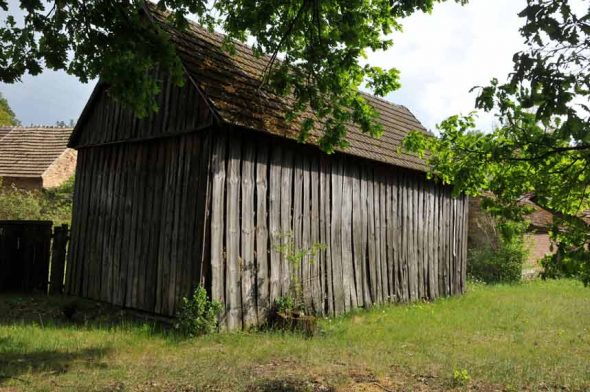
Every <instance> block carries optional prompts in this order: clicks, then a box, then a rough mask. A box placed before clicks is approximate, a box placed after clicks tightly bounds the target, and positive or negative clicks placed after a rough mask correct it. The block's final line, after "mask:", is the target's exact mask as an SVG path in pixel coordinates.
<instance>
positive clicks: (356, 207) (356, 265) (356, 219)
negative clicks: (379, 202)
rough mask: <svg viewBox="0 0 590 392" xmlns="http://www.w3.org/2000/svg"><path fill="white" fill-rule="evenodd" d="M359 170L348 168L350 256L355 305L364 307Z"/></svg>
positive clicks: (356, 165) (361, 200)
mask: <svg viewBox="0 0 590 392" xmlns="http://www.w3.org/2000/svg"><path fill="white" fill-rule="evenodd" d="M360 170H361V168H360V167H359V166H358V164H353V165H352V166H351V168H350V175H351V179H352V253H353V254H352V256H353V275H354V285H355V288H356V304H357V306H364V304H365V298H364V287H363V284H364V276H363V273H364V268H363V267H364V266H363V263H364V260H365V258H364V254H363V252H364V249H365V248H363V234H362V231H363V228H362V226H363V212H362V208H361V204H364V203H365V200H364V199H363V198H362V195H361V182H362V180H361V172H360Z"/></svg>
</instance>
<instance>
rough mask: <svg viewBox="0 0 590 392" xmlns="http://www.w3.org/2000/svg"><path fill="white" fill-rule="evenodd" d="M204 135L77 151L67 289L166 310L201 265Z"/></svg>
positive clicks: (204, 252)
mask: <svg viewBox="0 0 590 392" xmlns="http://www.w3.org/2000/svg"><path fill="white" fill-rule="evenodd" d="M208 135H209V133H207V132H202V133H193V134H190V135H183V136H177V137H171V138H166V139H160V140H157V141H148V142H144V143H122V144H115V145H111V146H102V147H93V148H85V149H81V150H80V151H79V155H78V167H77V173H78V174H77V176H76V184H75V192H74V195H75V196H74V214H73V222H72V240H71V244H70V253H69V257H70V258H69V264H68V276H67V291H68V292H69V293H71V294H75V295H80V296H83V297H88V298H92V299H96V300H102V301H106V302H111V303H114V304H117V305H122V306H126V307H132V308H136V309H142V310H146V311H149V312H155V313H160V314H167V315H172V314H174V311H175V306H176V304H177V303H178V300H179V299H180V298H182V297H183V296H187V295H188V294H189V293H190V291H191V288H192V287H194V286H195V285H196V284H198V283H199V282H200V281H202V280H203V279H204V278H205V274H206V273H207V271H208V269H207V268H204V267H203V263H202V260H204V259H205V258H208V257H209V256H208V249H207V248H206V246H204V245H206V244H207V242H206V241H205V240H204V238H205V235H206V234H205V230H204V228H205V225H206V224H207V221H206V219H205V211H206V209H205V205H206V202H205V198H206V197H207V194H208V192H207V189H208V188H207V187H208V183H207V178H208V177H207V172H208V164H209V159H210V139H209V137H208Z"/></svg>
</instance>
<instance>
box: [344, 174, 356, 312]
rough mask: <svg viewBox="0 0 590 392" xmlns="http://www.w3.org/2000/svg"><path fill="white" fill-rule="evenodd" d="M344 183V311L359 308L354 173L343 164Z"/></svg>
mask: <svg viewBox="0 0 590 392" xmlns="http://www.w3.org/2000/svg"><path fill="white" fill-rule="evenodd" d="M342 176H343V181H342V208H341V209H340V213H341V214H342V227H341V233H342V234H341V235H342V286H343V288H344V310H345V311H349V310H350V309H351V308H356V307H357V298H356V287H355V280H354V267H353V258H352V241H353V239H352V171H351V169H350V166H349V165H348V164H343V172H342Z"/></svg>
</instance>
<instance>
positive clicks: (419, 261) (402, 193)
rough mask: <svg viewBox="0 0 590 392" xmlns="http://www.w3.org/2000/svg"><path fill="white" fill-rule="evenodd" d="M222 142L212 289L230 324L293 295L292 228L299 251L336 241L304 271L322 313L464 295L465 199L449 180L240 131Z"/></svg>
mask: <svg viewBox="0 0 590 392" xmlns="http://www.w3.org/2000/svg"><path fill="white" fill-rule="evenodd" d="M212 143H213V151H215V153H214V155H213V160H212V165H211V189H212V195H211V200H212V204H211V224H212V226H211V249H212V250H214V251H213V252H212V253H211V256H212V258H211V265H212V270H213V271H215V274H214V277H213V291H212V294H213V297H214V299H216V300H219V301H221V302H223V303H224V304H225V309H226V311H225V313H224V316H223V318H222V321H223V323H224V325H225V326H226V327H227V328H230V329H232V328H240V327H247V326H249V325H252V324H255V323H256V322H261V321H263V320H264V316H265V314H266V312H267V311H268V309H269V308H270V307H271V306H272V303H273V301H274V300H275V299H277V298H278V297H280V296H281V295H285V294H287V293H288V292H289V284H290V280H291V273H290V269H289V268H290V267H289V265H288V262H287V260H286V259H285V257H284V255H281V254H279V253H278V252H277V251H276V249H275V248H276V245H277V244H278V242H279V241H280V239H279V237H281V236H283V235H285V234H286V233H287V232H289V233H291V234H292V236H293V239H294V241H295V243H296V246H297V247H299V248H304V247H310V246H311V245H312V244H313V243H317V242H322V243H324V244H325V245H327V249H326V250H324V251H322V252H321V254H320V255H318V257H316V260H313V261H312V260H309V259H308V258H306V259H304V261H303V262H302V264H301V265H298V266H296V268H295V270H296V271H297V274H298V276H299V280H300V281H301V282H302V285H303V293H304V300H305V302H306V304H307V305H308V306H310V307H311V308H312V309H314V310H315V311H316V312H318V313H320V314H339V313H343V312H345V311H348V310H350V309H351V308H354V307H357V306H369V305H372V304H378V303H384V302H391V301H414V300H418V299H433V298H436V297H438V296H447V295H452V294H458V293H462V292H463V290H464V287H465V286H464V285H465V261H466V244H465V239H466V238H465V233H466V229H467V227H466V222H467V221H466V217H467V199H466V198H465V197H459V198H455V197H453V196H452V195H451V190H450V188H448V187H443V186H441V185H440V184H435V183H434V182H432V181H428V180H426V176H425V174H423V173H419V172H413V171H410V170H405V169H401V168H395V167H391V166H386V165H380V164H375V163H374V162H370V161H366V160H363V159H356V158H351V157H350V156H345V155H341V154H337V155H334V156H326V155H324V154H322V153H320V152H319V151H317V149H314V148H309V147H305V146H301V145H297V144H295V143H292V142H285V141H282V140H280V139H277V138H270V137H268V136H262V135H257V134H253V133H250V132H248V133H244V132H240V131H239V130H237V129H235V130H232V131H230V132H229V133H225V132H219V133H216V136H215V137H214V140H213V142H212ZM253 184H255V186H253ZM224 287H225V290H224V289H223V288H224Z"/></svg>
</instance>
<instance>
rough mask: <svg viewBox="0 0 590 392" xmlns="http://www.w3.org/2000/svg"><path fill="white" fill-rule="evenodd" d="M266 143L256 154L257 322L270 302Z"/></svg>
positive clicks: (263, 317)
mask: <svg viewBox="0 0 590 392" xmlns="http://www.w3.org/2000/svg"><path fill="white" fill-rule="evenodd" d="M268 151H269V150H268V144H267V143H258V144H257V154H256V292H257V294H258V298H257V299H258V301H257V303H256V306H257V314H258V323H259V324H260V323H263V322H264V320H265V319H266V317H267V315H268V312H269V309H270V306H271V303H270V284H269V268H268V260H269V257H268V256H269V249H268V242H269V241H268V240H269V238H268V223H267V222H268V211H267V200H268V198H267V193H268V176H269V173H268V168H269V165H268V159H269V156H268Z"/></svg>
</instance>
